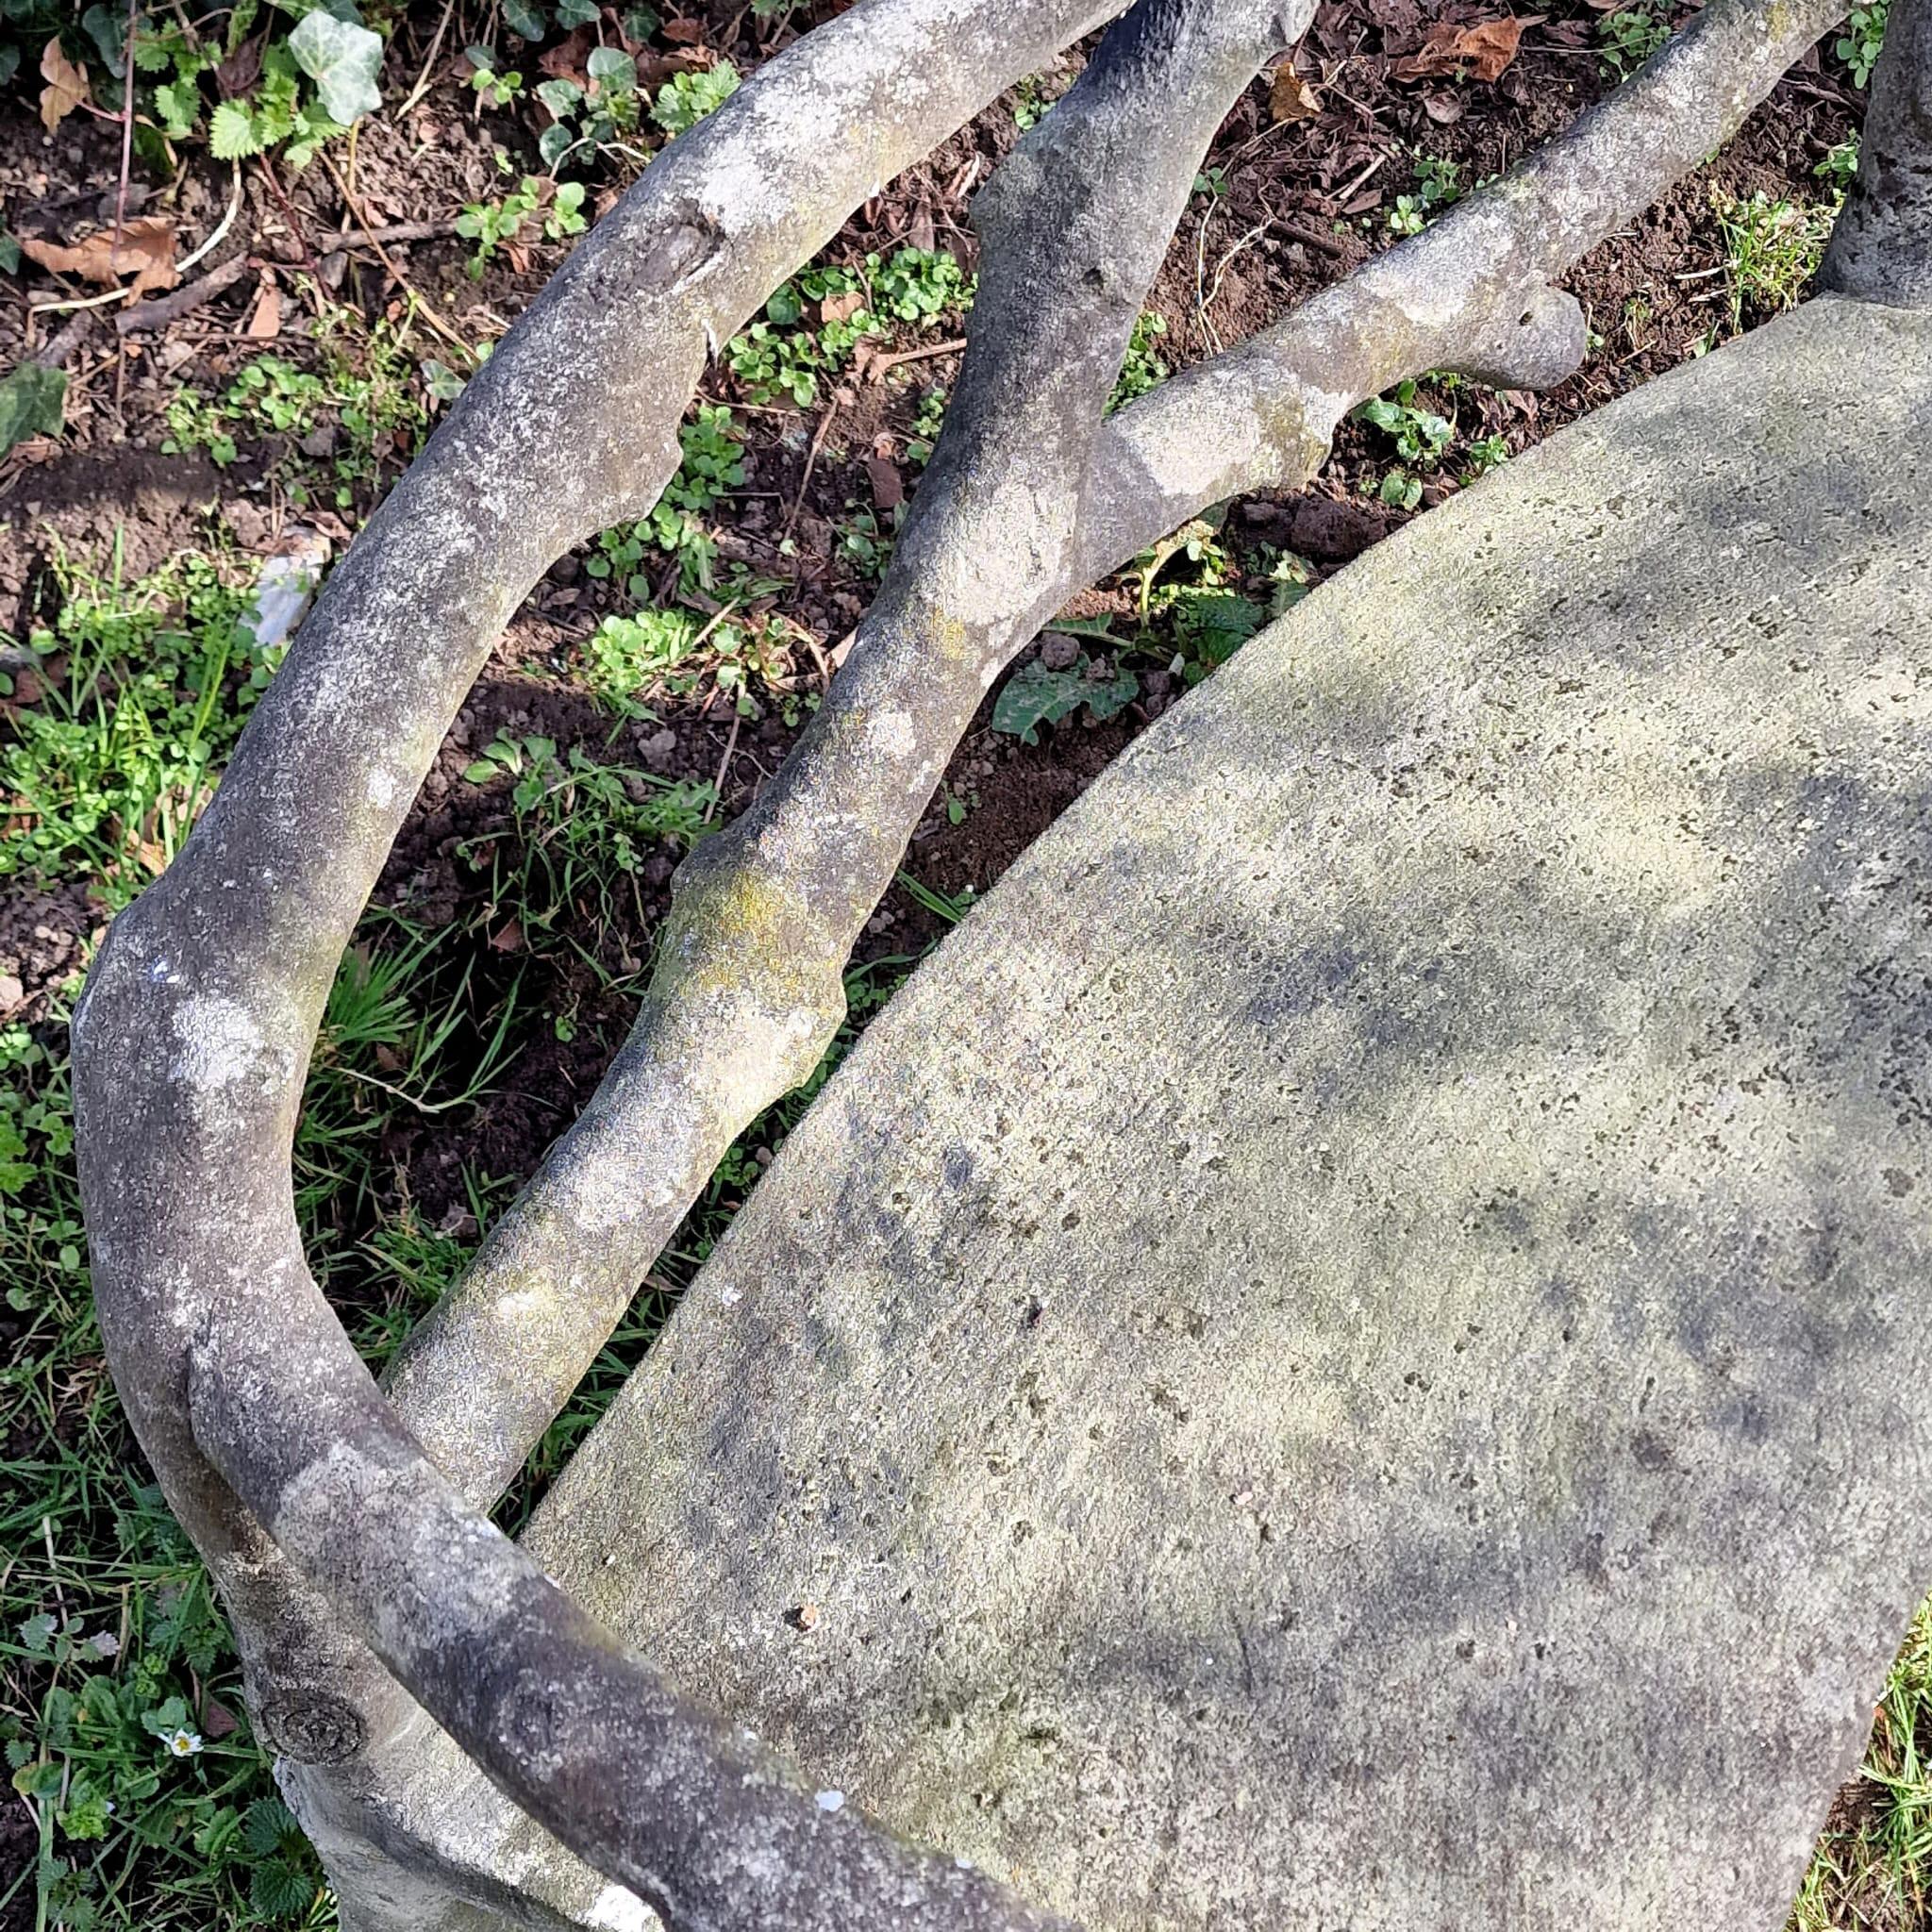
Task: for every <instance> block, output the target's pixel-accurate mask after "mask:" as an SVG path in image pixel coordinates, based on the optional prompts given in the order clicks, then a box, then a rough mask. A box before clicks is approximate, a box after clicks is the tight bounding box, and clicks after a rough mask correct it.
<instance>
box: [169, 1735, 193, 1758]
mask: <svg viewBox="0 0 1932 1932" xmlns="http://www.w3.org/2000/svg"><path fill="white" fill-rule="evenodd" d="M164 1741H165V1742H166V1744H167V1747H168V1749H169V1750H170V1751H172V1752H173V1753H174V1754H175V1757H193V1756H194V1754H195V1753H196V1752H197V1751H199V1750H200V1749H201V1733H200V1732H199V1731H189V1730H180V1731H170V1732H169V1733H168V1735H167V1738H166V1739H165V1740H164Z"/></svg>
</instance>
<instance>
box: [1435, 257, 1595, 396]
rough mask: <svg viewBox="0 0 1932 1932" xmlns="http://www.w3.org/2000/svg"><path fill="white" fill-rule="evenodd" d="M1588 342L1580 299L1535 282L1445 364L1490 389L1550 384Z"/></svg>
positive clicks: (1568, 372)
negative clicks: (1463, 349) (1520, 297)
mask: <svg viewBox="0 0 1932 1932" xmlns="http://www.w3.org/2000/svg"><path fill="white" fill-rule="evenodd" d="M1589 346H1590V329H1589V325H1587V324H1586V323H1585V321H1584V318H1583V306H1582V304H1581V303H1579V302H1578V301H1577V299H1576V297H1575V296H1574V295H1572V294H1569V293H1567V292H1566V291H1563V290H1561V289H1557V288H1553V287H1551V286H1550V285H1549V284H1548V283H1547V282H1539V283H1537V284H1536V285H1535V286H1534V287H1533V288H1531V289H1530V290H1529V291H1527V292H1526V293H1525V294H1524V296H1523V298H1522V300H1521V301H1520V302H1511V303H1509V304H1507V306H1504V307H1499V308H1497V309H1496V310H1495V312H1494V314H1493V316H1492V317H1491V318H1490V319H1488V320H1486V322H1485V323H1484V325H1483V326H1482V327H1481V328H1480V329H1479V330H1477V331H1476V332H1475V333H1474V336H1473V337H1472V340H1471V341H1470V344H1469V346H1468V348H1467V349H1466V350H1465V351H1463V352H1462V353H1460V354H1459V355H1457V357H1456V358H1454V360H1453V361H1452V362H1451V363H1450V365H1449V366H1450V367H1452V368H1453V369H1455V371H1456V372H1457V375H1467V376H1470V377H1472V378H1474V380H1475V381H1477V382H1482V383H1487V384H1488V385H1489V386H1490V387H1491V389H1555V388H1556V386H1557V384H1558V383H1559V382H1565V381H1567V380H1568V379H1569V378H1570V377H1571V376H1573V375H1575V373H1576V371H1577V370H1578V369H1579V368H1580V367H1581V366H1582V363H1583V358H1584V354H1585V352H1586V350H1587V349H1588V348H1589Z"/></svg>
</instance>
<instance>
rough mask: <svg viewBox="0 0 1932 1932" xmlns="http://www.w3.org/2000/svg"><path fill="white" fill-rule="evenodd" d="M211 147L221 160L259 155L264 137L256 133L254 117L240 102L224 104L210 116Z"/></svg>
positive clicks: (209, 138) (215, 156)
mask: <svg viewBox="0 0 1932 1932" xmlns="http://www.w3.org/2000/svg"><path fill="white" fill-rule="evenodd" d="M208 152H209V153H210V154H211V155H213V156H214V158H215V159H216V160H218V161H239V160H240V159H241V158H242V157H243V156H244V155H254V154H259V153H260V152H261V136H260V135H259V134H258V133H257V132H256V127H255V116H254V115H253V114H251V113H250V112H249V111H248V109H247V108H245V107H243V106H242V103H241V102H240V101H224V102H223V103H222V105H221V106H220V107H219V108H216V109H215V110H214V113H213V114H212V115H211V116H210V117H209V120H208Z"/></svg>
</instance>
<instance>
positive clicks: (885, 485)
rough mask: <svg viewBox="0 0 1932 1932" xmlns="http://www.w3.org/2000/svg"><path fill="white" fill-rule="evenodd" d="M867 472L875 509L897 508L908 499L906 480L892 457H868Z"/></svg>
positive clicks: (866, 461) (866, 462) (866, 460)
mask: <svg viewBox="0 0 1932 1932" xmlns="http://www.w3.org/2000/svg"><path fill="white" fill-rule="evenodd" d="M865 474H866V478H867V480H868V481H869V482H870V483H871V484H872V503H873V508H874V509H897V508H898V507H899V506H900V505H901V504H902V503H904V502H905V501H906V480H905V478H904V477H903V476H901V475H899V466H898V464H897V463H895V462H894V461H893V460H892V459H891V457H867V458H866V459H865Z"/></svg>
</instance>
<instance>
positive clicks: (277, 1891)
mask: <svg viewBox="0 0 1932 1932" xmlns="http://www.w3.org/2000/svg"><path fill="white" fill-rule="evenodd" d="M315 1891H316V1886H315V1881H314V1879H312V1878H310V1877H309V1876H308V1874H306V1873H303V1872H300V1871H298V1870H296V1868H295V1867H294V1866H293V1865H290V1864H287V1863H285V1862H284V1861H283V1860H282V1859H280V1858H271V1859H270V1860H269V1861H268V1863H267V1864H265V1865H258V1866H257V1867H256V1868H255V1870H254V1872H253V1873H252V1874H250V1876H249V1880H248V1903H249V1904H250V1905H252V1906H253V1907H255V1909H256V1910H257V1911H258V1913H260V1915H261V1916H262V1917H263V1918H264V1919H267V1920H269V1921H270V1922H272V1923H273V1922H275V1921H277V1920H282V1919H292V1918H295V1917H296V1916H297V1915H298V1914H300V1913H302V1912H305V1911H307V1910H308V1907H310V1906H311V1905H312V1904H314V1902H315Z"/></svg>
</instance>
